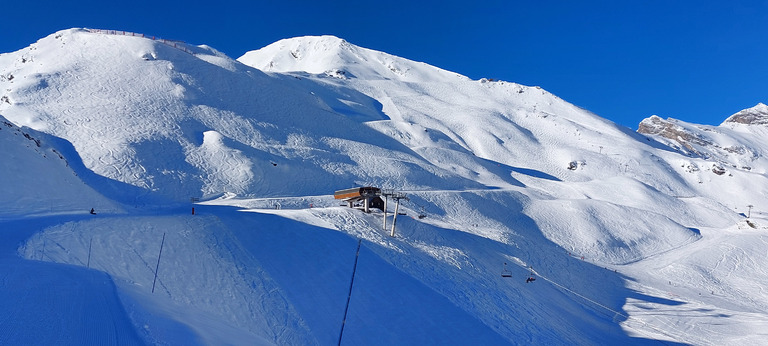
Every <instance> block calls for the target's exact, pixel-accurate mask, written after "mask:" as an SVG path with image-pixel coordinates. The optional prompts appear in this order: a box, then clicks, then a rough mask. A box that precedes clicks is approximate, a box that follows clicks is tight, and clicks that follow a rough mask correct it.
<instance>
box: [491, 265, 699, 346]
mask: <svg viewBox="0 0 768 346" xmlns="http://www.w3.org/2000/svg"><path fill="white" fill-rule="evenodd" d="M505 264H506V263H505ZM513 264H515V265H517V266H519V267H521V268H524V269H526V270H530V271H531V272H532V273H534V274H536V276H538V277H539V278H541V279H544V280H545V281H547V282H549V283H551V284H553V285H555V286H557V287H559V288H560V289H562V290H564V291H566V292H568V293H570V294H573V295H575V296H577V297H579V298H581V299H584V300H586V301H588V302H590V303H592V304H595V305H596V306H598V307H601V308H603V309H605V310H607V311H610V312H612V313H614V314H616V315H619V316H621V317H624V318H625V319H626V320H627V321H629V320H633V321H635V322H639V323H641V324H642V325H644V326H646V327H648V328H650V329H653V330H654V331H656V332H659V333H661V334H663V335H666V336H668V337H669V338H671V339H673V340H678V339H679V338H678V337H675V336H674V335H672V334H670V333H668V332H666V331H664V330H661V329H659V328H658V327H656V326H653V325H651V324H649V323H648V322H645V321H642V320H640V319H638V318H636V317H633V316H630V315H628V314H625V313H622V312H619V311H616V310H614V309H611V308H610V307H607V306H605V305H603V304H601V303H599V302H597V301H595V300H593V299H590V298H589V297H587V296H584V295H583V294H580V293H578V292H576V291H574V290H572V289H570V288H568V287H565V286H563V285H561V284H559V283H557V282H555V281H553V280H551V279H549V278H547V277H546V276H543V275H541V274H539V273H538V272H536V271H535V270H533V267H526V266H524V265H521V264H519V263H513ZM664 324H665V325H666V326H667V327H670V328H672V329H677V328H675V327H674V326H670V325H669V324H668V323H664ZM625 326H626V327H628V328H631V329H634V330H636V331H638V332H640V333H643V331H642V330H639V329H637V328H634V327H632V326H629V325H625ZM688 337H690V335H689V336H688ZM657 341H660V342H663V341H662V340H657ZM699 341H700V342H703V340H699Z"/></svg>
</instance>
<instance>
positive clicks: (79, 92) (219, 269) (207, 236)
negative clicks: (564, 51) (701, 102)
mask: <svg viewBox="0 0 768 346" xmlns="http://www.w3.org/2000/svg"><path fill="white" fill-rule="evenodd" d="M758 107H759V106H758ZM758 110H759V109H758ZM750 114H751V113H750ZM0 115H1V116H2V118H0V121H1V122H0V145H1V146H0V150H2V152H3V153H4V154H5V157H6V160H5V161H4V164H3V166H2V167H0V179H1V180H2V181H3V182H5V184H4V189H3V194H2V196H3V197H2V198H0V225H2V226H0V232H2V233H3V236H2V238H1V239H2V241H0V266H1V267H2V268H3V270H2V272H0V275H2V276H1V278H2V280H0V291H2V295H3V297H9V298H10V299H4V300H3V304H2V305H0V310H2V316H6V318H4V319H0V343H3V344H5V343H8V344H30V343H36V344H93V343H99V344H247V345H252V344H280V345H283V344H296V345H307V344H321V345H325V344H334V343H338V342H339V339H340V336H341V339H342V342H343V343H344V344H383V345H391V344H414V345H416V344H419V345H421V344H461V345H465V344H488V345H491V344H493V345H495V344H522V343H525V344H528V343H534V344H569V345H570V344H645V343H658V342H659V341H663V342H675V343H689V344H717V345H722V344H734V345H736V344H738V345H749V344H755V345H757V344H763V343H764V340H765V339H766V335H765V332H764V326H765V325H766V322H768V314H766V311H768V310H766V308H768V303H766V302H768V292H766V291H765V290H764V287H766V284H768V271H766V270H765V269H764V268H763V266H761V264H762V263H765V260H766V257H768V251H767V250H766V247H768V238H766V233H765V232H766V229H767V227H768V217H766V215H765V214H764V213H765V210H767V209H768V207H766V206H765V205H764V203H763V201H764V197H763V196H764V195H765V193H766V188H768V181H766V176H765V174H764V173H765V172H766V168H768V162H766V161H765V157H764V155H763V153H764V152H765V151H766V150H768V143H766V140H765V138H766V136H767V135H768V133H766V129H765V127H764V126H763V125H761V124H744V123H734V122H724V123H723V124H722V125H720V126H716V127H712V126H709V127H707V126H700V125H695V124H688V123H684V122H680V121H676V120H674V119H669V120H666V121H664V120H661V119H660V118H651V119H650V120H648V121H647V122H646V121H644V123H647V124H652V125H653V126H655V127H654V128H655V129H659V131H656V132H653V133H646V134H640V133H637V132H634V131H632V130H630V129H627V128H623V127H621V126H618V125H616V124H614V123H612V122H610V121H608V120H606V119H603V118H600V117H598V116H597V115H594V114H592V113H590V112H588V111H586V110H583V109H580V108H578V107H576V106H574V105H572V104H569V103H567V102H566V101H564V100H562V99H559V98H558V97H556V96H554V95H552V94H550V93H548V92H546V91H545V90H542V89H541V88H538V87H528V86H523V85H519V84H515V83H509V82H504V81H492V80H486V79H483V80H478V81H474V80H470V79H469V78H466V77H464V76H461V75H458V74H456V73H453V72H449V71H445V70H441V69H439V68H436V67H432V66H429V65H426V64H424V63H419V62H414V61H411V60H407V59H403V58H399V57H395V56H392V55H388V54H386V53H381V52H376V51H372V50H369V49H365V48H361V47H357V46H354V45H352V44H350V43H348V42H346V41H344V40H342V39H339V38H336V37H332V36H321V37H301V38H294V39H288V40H282V41H279V42H276V43H274V44H272V45H270V46H268V47H265V48H263V49H260V50H256V51H252V52H248V53H246V54H245V55H244V56H243V57H241V58H239V59H238V60H234V59H231V58H229V57H227V56H225V55H224V54H222V53H220V52H218V51H216V50H215V49H213V48H211V47H208V46H192V45H188V44H184V43H180V42H173V41H159V40H153V39H151V37H140V36H135V35H134V34H132V33H123V32H114V31H113V32H104V31H95V30H88V29H70V30H64V31H61V32H57V33H54V34H52V35H50V36H48V37H46V38H43V39H41V40H40V41H38V42H37V43H34V44H33V45H31V46H30V47H28V48H25V49H22V50H20V51H17V52H11V53H6V54H0ZM669 133H674V134H679V135H680V137H679V138H677V137H669V136H666V135H667V134H669ZM691 139H696V140H695V141H691ZM690 143H693V145H688V146H686V144H690ZM367 185H370V186H377V187H381V188H383V189H385V190H396V191H399V192H403V193H406V194H407V195H408V197H409V200H403V201H402V205H400V211H401V212H404V213H405V215H399V216H398V218H397V232H396V236H395V237H390V236H389V233H390V229H389V227H392V223H393V222H394V220H393V216H392V212H393V211H394V206H393V204H394V203H393V201H392V200H390V201H389V202H390V203H389V208H388V209H389V210H388V211H389V216H388V219H387V224H388V228H387V229H384V228H383V227H382V217H383V216H384V215H383V213H381V212H380V211H374V212H372V213H370V214H366V213H363V212H361V211H359V210H356V209H349V208H346V207H341V206H339V203H338V201H336V200H334V199H333V196H332V193H333V191H335V190H339V189H344V188H349V187H353V186H367ZM90 208H94V209H95V210H96V215H88V214H87V213H88V210H90ZM192 208H194V214H193V212H192V211H193V209H192ZM358 240H360V241H361V243H360V244H361V246H360V251H359V255H357V253H356V249H357V244H358ZM161 249H162V250H161ZM356 260H357V265H356V266H355V265H354V264H355V261H356ZM504 263H506V264H507V266H506V268H507V270H509V271H510V274H511V275H512V277H509V278H508V277H502V276H501V275H500V274H501V272H502V270H503V269H504V268H505V267H504ZM353 268H355V269H356V270H355V272H354V281H352V279H353V275H352V271H353ZM531 273H533V274H534V275H535V276H536V277H537V278H538V279H537V280H536V281H535V282H533V283H526V280H525V279H526V278H527V277H528V276H529V275H530V274H531ZM155 274H157V279H156V280H155ZM350 286H351V295H350ZM153 287H154V292H153ZM93 297H96V299H93ZM348 298H350V299H349V307H348V314H347V315H346V321H345V322H343V320H344V312H345V308H346V302H347V299H348ZM9 316H13V318H10V317H9ZM342 323H343V326H344V329H343V334H342V333H341V327H342ZM62 331H66V332H62Z"/></svg>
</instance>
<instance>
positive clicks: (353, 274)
mask: <svg viewBox="0 0 768 346" xmlns="http://www.w3.org/2000/svg"><path fill="white" fill-rule="evenodd" d="M362 242H363V239H358V240H357V251H356V252H355V264H354V265H353V266H352V280H350V281H349V295H347V306H346V307H345V308H344V318H343V319H342V320H341V331H340V332H339V343H338V345H339V346H341V337H342V336H343V335H344V325H345V324H346V323H347V311H349V301H350V300H351V299H352V285H354V284H355V273H356V272H357V259H358V258H360V244H362Z"/></svg>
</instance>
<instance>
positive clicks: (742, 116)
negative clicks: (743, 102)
mask: <svg viewBox="0 0 768 346" xmlns="http://www.w3.org/2000/svg"><path fill="white" fill-rule="evenodd" d="M725 123H738V124H747V125H767V124H768V106H766V105H765V104H763V103H758V104H757V106H754V107H752V108H747V109H745V110H742V111H740V112H738V113H736V114H734V115H731V116H730V117H729V118H728V119H725V122H723V124H725Z"/></svg>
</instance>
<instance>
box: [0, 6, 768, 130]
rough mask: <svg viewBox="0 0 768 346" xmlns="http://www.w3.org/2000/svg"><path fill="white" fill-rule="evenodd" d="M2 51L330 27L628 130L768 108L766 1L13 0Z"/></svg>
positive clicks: (238, 44)
mask: <svg viewBox="0 0 768 346" xmlns="http://www.w3.org/2000/svg"><path fill="white" fill-rule="evenodd" d="M2 7H3V13H4V14H3V19H2V20H0V52H10V51H14V50H17V49H21V48H23V47H26V46H27V45H29V44H31V43H33V42H35V41H37V40H38V39H40V38H42V37H44V36H47V35H49V34H51V33H53V32H55V31H58V30H61V29H67V28H72V27H89V28H99V29H116V30H126V31H134V32H139V33H144V34H149V35H155V36H159V37H163V38H169V39H178V40H183V41H186V42H188V43H192V44H207V45H209V46H212V47H214V48H216V49H218V50H220V51H222V52H224V53H226V54H227V55H229V56H231V57H232V58H238V57H239V56H240V55H242V54H243V53H245V52H246V51H249V50H253V49H258V48H261V47H263V46H265V45H267V44H270V43H272V42H274V41H277V40H279V39H283V38H290V37H295V36H304V35H322V34H330V35H335V36H338V37H341V38H344V39H346V40H347V41H349V42H351V43H353V44H356V45H359V46H362V47H366V48H371V49H375V50H380V51H384V52H387V53H390V54H394V55H397V56H401V57H404V58H408V59H412V60H417V61H423V62H426V63H429V64H431V65H435V66H437V67H441V68H444V69H447V70H451V71H454V72H458V73H460V74H463V75H466V76H468V77H470V78H473V79H478V78H483V77H486V78H496V79H502V80H506V81H510V82H517V83H521V84H525V85H538V86H541V87H543V88H545V89H547V90H548V91H550V92H552V93H554V94H555V95H558V96H559V97H561V98H563V99H565V100H566V101H569V102H571V103H574V104H576V105H578V106H581V107H583V108H586V109H588V110H590V111H592V112H594V113H596V114H598V115H599V116H602V117H604V118H608V119H611V120H613V121H615V122H617V123H619V124H621V125H624V126H627V127H630V128H633V129H636V128H637V124H638V123H639V122H640V121H641V120H642V119H644V118H646V117H648V116H650V115H653V114H656V115H659V116H661V117H664V118H667V117H672V118H676V119H681V120H684V121H688V122H693V123H700V124H708V125H717V124H719V123H720V122H722V121H723V120H724V119H725V118H726V117H727V116H729V115H731V114H733V113H735V112H737V111H739V110H741V109H744V108H748V107H752V106H754V105H756V104H757V103H759V102H763V103H768V92H767V91H768V90H767V89H768V88H767V87H768V25H767V24H766V13H768V1H738V0H737V1H710V0H700V1H687V0H686V1H674V0H671V1H670V0H668V1H657V0H650V1H591V0H583V1H518V0H506V1H466V0H463V1H453V0H445V1H421V2H418V1H404V0H390V1H376V2H364V1H346V0H345V1H319V0H317V1H305V0H294V1H218V2H216V1H196V0H190V1H178V2H169V1H166V2H158V1H143V0H137V1H122V2H120V1H104V0H100V1H91V0H86V1H78V2H75V3H68V2H65V1H60V0H57V1H45V0H44V1H36V0H26V1H11V2H8V3H6V4H4V5H3V6H2Z"/></svg>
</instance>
